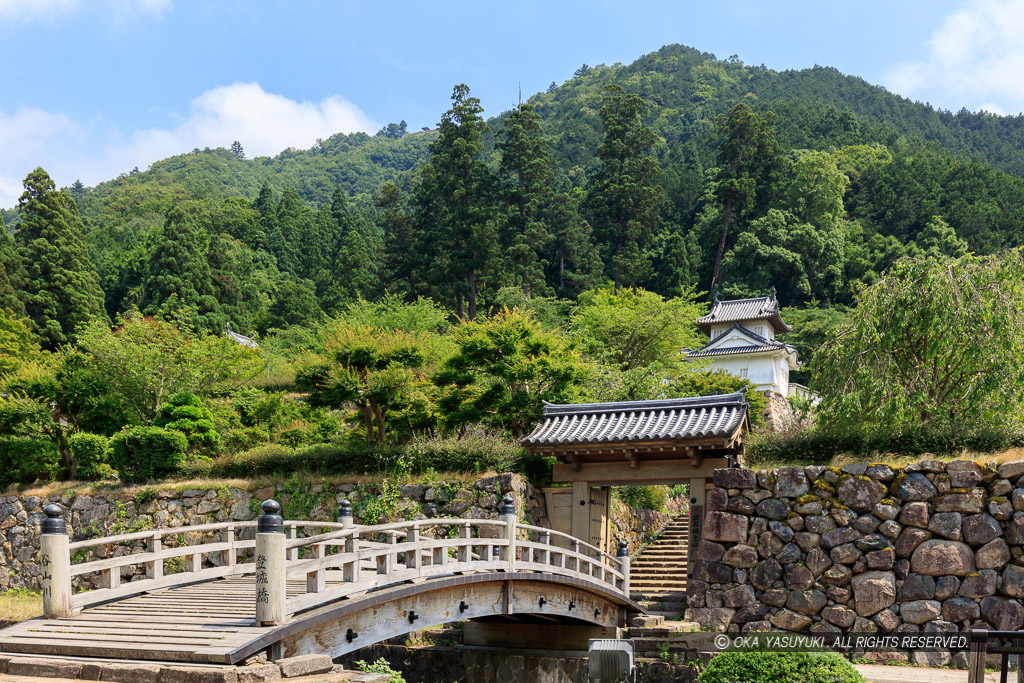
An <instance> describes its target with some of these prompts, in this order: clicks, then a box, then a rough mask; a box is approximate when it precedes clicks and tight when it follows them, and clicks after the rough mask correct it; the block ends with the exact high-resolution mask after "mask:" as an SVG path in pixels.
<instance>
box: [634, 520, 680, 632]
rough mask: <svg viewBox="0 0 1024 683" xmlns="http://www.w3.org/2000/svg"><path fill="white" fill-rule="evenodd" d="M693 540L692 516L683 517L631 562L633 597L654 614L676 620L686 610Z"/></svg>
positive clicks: (666, 526) (666, 528) (669, 523)
mask: <svg viewBox="0 0 1024 683" xmlns="http://www.w3.org/2000/svg"><path fill="white" fill-rule="evenodd" d="M689 540H690V516H689V515H688V514H684V515H680V516H678V517H675V518H673V519H672V520H671V521H669V522H668V524H666V525H665V526H663V527H662V528H661V530H660V531H659V532H658V535H657V536H655V538H654V540H653V541H652V542H651V544H650V545H648V546H647V547H646V548H644V549H643V550H642V551H641V552H640V555H639V556H638V557H637V558H636V559H634V560H633V562H632V563H631V565H630V568H629V587H630V595H631V597H632V598H633V599H634V600H636V601H637V602H638V603H639V604H640V606H641V607H643V608H644V609H646V610H647V611H648V612H650V613H651V614H654V615H660V616H663V617H665V618H666V619H668V620H674V619H676V618H677V617H678V616H679V615H681V614H682V613H683V611H684V610H685V609H686V600H685V599H686V561H687V558H688V556H689V547H688V546H689Z"/></svg>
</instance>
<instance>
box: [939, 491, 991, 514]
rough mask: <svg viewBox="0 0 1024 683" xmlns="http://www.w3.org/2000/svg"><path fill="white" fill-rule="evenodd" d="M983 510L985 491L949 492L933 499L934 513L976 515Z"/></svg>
mask: <svg viewBox="0 0 1024 683" xmlns="http://www.w3.org/2000/svg"><path fill="white" fill-rule="evenodd" d="M984 509H985V489H982V488H973V489H968V490H967V491H963V492H959V491H955V492H954V491H950V492H949V493H947V494H945V495H942V496H940V497H938V498H936V499H935V512H961V513H964V514H978V513H980V512H981V511H982V510H984Z"/></svg>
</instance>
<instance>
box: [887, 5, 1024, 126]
mask: <svg viewBox="0 0 1024 683" xmlns="http://www.w3.org/2000/svg"><path fill="white" fill-rule="evenodd" d="M927 48H928V49H927V55H926V56H925V57H924V58H923V59H920V60H916V61H911V62H904V63H901V64H896V65H893V66H892V67H890V68H889V70H888V71H887V72H886V74H885V75H884V77H883V82H884V83H885V85H886V87H888V88H889V89H890V90H893V91H895V92H898V93H900V94H901V95H905V96H908V97H914V98H917V99H929V97H928V96H929V95H938V96H940V97H941V98H942V99H943V100H944V101H943V102H942V103H941V105H942V106H945V107H948V108H951V109H958V108H959V106H960V105H957V103H961V104H962V106H966V107H968V108H970V109H975V110H978V109H982V108H984V109H985V110H986V111H993V112H995V111H1006V110H1012V111H1019V110H1024V0H969V1H968V2H967V3H965V4H964V5H963V6H962V7H961V8H960V9H958V10H956V11H955V12H953V13H952V14H950V15H949V16H948V17H946V18H945V20H943V22H942V25H941V26H940V27H939V29H938V30H936V31H935V32H934V33H933V34H932V36H931V38H929V40H928V43H927Z"/></svg>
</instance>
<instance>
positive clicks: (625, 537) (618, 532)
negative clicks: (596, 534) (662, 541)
mask: <svg viewBox="0 0 1024 683" xmlns="http://www.w3.org/2000/svg"><path fill="white" fill-rule="evenodd" d="M670 519H672V515H667V514H665V513H664V512H659V511H657V510H645V509H641V508H631V507H629V506H628V505H626V504H625V503H623V502H622V501H621V500H612V538H613V539H614V541H615V544H614V547H618V544H619V543H620V542H621V541H625V542H626V546H627V547H628V548H629V552H630V554H631V555H635V554H636V553H637V551H639V550H640V549H641V548H643V547H644V546H645V545H647V543H648V542H650V540H651V539H652V538H653V537H654V534H655V533H656V532H657V531H658V529H660V528H661V527H662V526H664V525H665V524H666V523H667V522H668V521H669V520H670Z"/></svg>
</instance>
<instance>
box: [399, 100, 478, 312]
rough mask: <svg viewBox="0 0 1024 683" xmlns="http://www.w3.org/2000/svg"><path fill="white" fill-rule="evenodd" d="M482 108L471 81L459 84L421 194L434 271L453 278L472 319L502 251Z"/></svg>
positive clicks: (426, 247)
mask: <svg viewBox="0 0 1024 683" xmlns="http://www.w3.org/2000/svg"><path fill="white" fill-rule="evenodd" d="M482 112H483V107H481V106H480V100H478V99H477V98H475V97H471V96H470V94H469V87H468V86H466V85H463V84H460V85H457V86H455V89H454V91H453V92H452V107H451V109H449V110H448V111H446V112H445V113H444V115H443V116H442V117H441V123H440V124H439V125H438V129H439V132H438V137H437V140H435V141H434V142H433V143H431V145H430V155H431V156H430V162H429V163H428V164H427V166H426V167H425V168H424V169H423V172H422V174H421V177H420V182H419V185H418V187H417V191H416V200H415V203H416V206H417V209H418V213H419V220H420V230H419V234H420V237H421V242H420V244H421V247H422V249H421V251H422V253H423V254H425V255H426V256H427V259H428V262H429V263H430V268H429V271H428V273H429V276H430V277H433V278H436V280H438V281H443V282H447V283H449V286H450V287H451V288H452V290H453V293H454V295H455V302H456V306H455V308H456V313H457V314H458V316H459V317H460V318H464V319H465V318H468V319H469V320H475V319H476V315H477V297H478V295H479V294H480V285H481V278H482V277H483V276H484V275H485V273H486V272H487V270H488V269H489V268H490V267H491V266H492V265H493V261H494V258H495V252H496V240H495V227H494V215H493V214H494V206H493V196H492V195H493V185H494V181H493V178H492V176H491V172H490V171H489V170H488V168H487V165H486V164H485V162H484V160H483V158H482V155H481V152H482V147H483V136H484V132H485V131H486V130H487V123H486V122H485V121H484V120H483V118H482V117H481V116H480V114H481V113H482ZM463 301H465V305H464V304H463Z"/></svg>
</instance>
